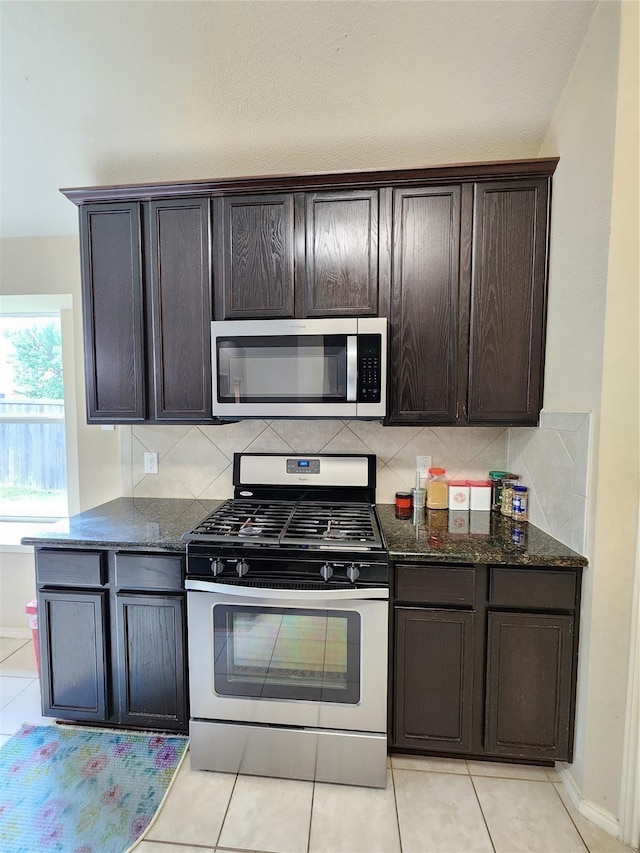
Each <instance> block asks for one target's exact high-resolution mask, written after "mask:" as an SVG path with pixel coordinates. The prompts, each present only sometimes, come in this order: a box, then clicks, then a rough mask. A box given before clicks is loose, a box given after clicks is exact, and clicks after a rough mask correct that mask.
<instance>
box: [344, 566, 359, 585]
mask: <svg viewBox="0 0 640 853" xmlns="http://www.w3.org/2000/svg"><path fill="white" fill-rule="evenodd" d="M347 577H348V578H349V580H350V581H351V583H355V582H356V581H357V580H358V578H359V577H360V569H359V568H358V567H357V566H356V565H355V563H351V565H350V566H348V568H347Z"/></svg>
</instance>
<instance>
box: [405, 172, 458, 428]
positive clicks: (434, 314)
mask: <svg viewBox="0 0 640 853" xmlns="http://www.w3.org/2000/svg"><path fill="white" fill-rule="evenodd" d="M460 205H461V188H460V187H459V186H451V187H424V188H420V189H408V188H407V189H395V190H394V192H393V241H392V246H393V250H392V251H393V265H392V279H391V328H392V337H391V364H390V371H389V375H390V376H391V388H390V413H389V418H388V420H389V422H390V423H394V424H403V423H406V424H411V423H421V422H425V421H427V422H430V423H453V422H454V421H455V419H456V403H457V391H458V389H457V383H458V377H457V366H458V346H459V343H458V279H459V270H460V222H461V213H460Z"/></svg>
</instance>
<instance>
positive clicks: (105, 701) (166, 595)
mask: <svg viewBox="0 0 640 853" xmlns="http://www.w3.org/2000/svg"><path fill="white" fill-rule="evenodd" d="M183 572H184V557H183V556H182V555H180V554H169V553H166V554H165V553H133V552H131V553H127V552H120V551H103V550H90V549H77V550H74V549H73V548H68V547H67V548H65V549H55V548H37V549H36V580H37V587H38V622H39V633H40V659H41V684H42V705H43V714H44V715H45V716H52V717H58V718H61V719H65V720H84V721H87V722H89V721H90V722H97V723H107V724H109V725H113V726H127V727H139V728H151V729H158V730H167V731H186V730H187V727H188V721H189V708H188V698H187V696H188V691H187V654H186V594H185V592H184V591H183V589H182V586H183ZM81 584H82V587H87V588H86V589H85V588H82V587H81V586H80V585H81Z"/></svg>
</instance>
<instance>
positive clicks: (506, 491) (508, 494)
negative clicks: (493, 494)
mask: <svg viewBox="0 0 640 853" xmlns="http://www.w3.org/2000/svg"><path fill="white" fill-rule="evenodd" d="M518 479H519V477H518V476H516V475H513V474H509V478H508V479H505V480H504V482H503V485H502V498H501V507H500V512H501V513H502V515H506V516H507V517H508V518H511V516H512V514H513V487H514V486H515V485H516V484H517V482H518Z"/></svg>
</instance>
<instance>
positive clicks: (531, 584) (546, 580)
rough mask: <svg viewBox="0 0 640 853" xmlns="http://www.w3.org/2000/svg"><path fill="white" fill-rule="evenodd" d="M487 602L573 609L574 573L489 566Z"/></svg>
mask: <svg viewBox="0 0 640 853" xmlns="http://www.w3.org/2000/svg"><path fill="white" fill-rule="evenodd" d="M489 603H490V604H494V605H498V606H501V607H524V608H527V609H535V610H573V609H574V608H575V606H576V576H575V574H574V573H573V572H571V571H546V570H543V569H540V570H537V569H503V568H498V567H497V566H492V568H491V584H490V588H489Z"/></svg>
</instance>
